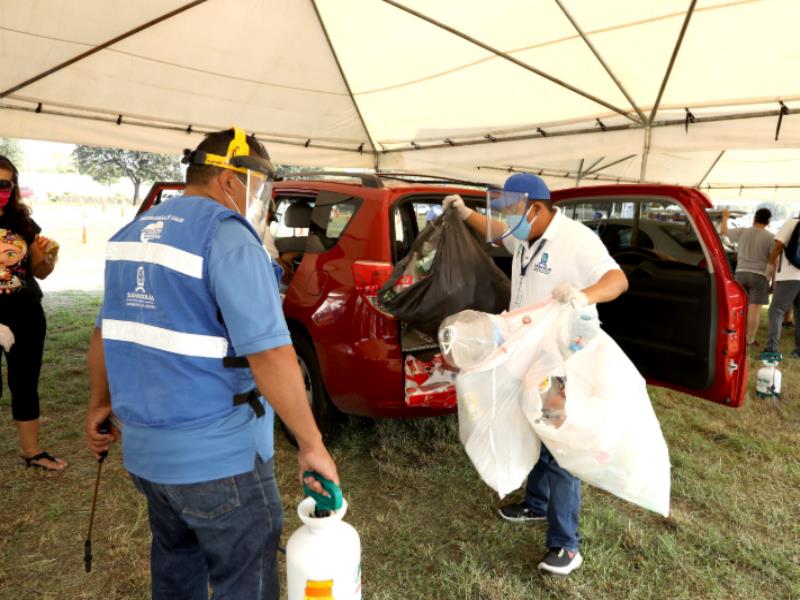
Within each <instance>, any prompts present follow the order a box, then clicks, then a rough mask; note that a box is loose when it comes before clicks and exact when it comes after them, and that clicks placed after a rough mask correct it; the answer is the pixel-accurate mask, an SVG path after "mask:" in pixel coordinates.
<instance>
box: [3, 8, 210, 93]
mask: <svg viewBox="0 0 800 600" xmlns="http://www.w3.org/2000/svg"><path fill="white" fill-rule="evenodd" d="M205 1H206V0H194V2H189V4H184V5H183V6H180V7H178V8H176V9H175V10H173V11H170V12H168V13H166V14H163V15H161V16H160V17H156V18H155V19H153V20H151V21H148V22H147V23H144V24H143V25H139V26H138V27H135V28H133V29H131V30H130V31H126V32H125V33H123V34H122V35H118V36H117V37H115V38H113V39H111V40H108V41H107V42H104V43H102V44H100V45H99V46H95V47H94V48H91V49H90V50H87V51H86V52H83V53H81V54H78V56H74V57H72V58H70V59H69V60H66V61H64V62H62V63H61V64H58V65H56V66H55V67H52V68H50V69H47V70H46V71H43V72H42V73H39V74H38V75H34V76H33V77H31V78H30V79H28V80H26V81H23V82H22V83H18V84H17V85H15V86H14V87H10V88H8V89H7V90H6V91H4V92H0V98H5V97H6V96H8V95H9V94H13V93H14V92H17V91H19V90H21V89H22V88H24V87H28V86H29V85H31V84H32V83H36V82H37V81H39V80H41V79H44V78H45V77H48V76H49V75H52V74H53V73H57V72H58V71H60V70H61V69H64V68H65V67H68V66H70V65H73V64H75V63H76V62H78V61H81V60H83V59H84V58H87V57H89V56H91V55H92V54H97V53H98V52H100V51H101V50H105V49H106V48H108V47H109V46H113V45H114V44H116V43H117V42H121V41H122V40H124V39H126V38H129V37H131V36H132V35H136V34H137V33H139V32H140V31H144V30H145V29H149V28H150V27H152V26H153V25H158V24H159V23H162V22H164V21H166V20H167V19H171V18H172V17H174V16H175V15H178V14H180V13H182V12H184V11H187V10H189V9H190V8H194V7H195V6H197V5H198V4H203V3H204V2H205Z"/></svg>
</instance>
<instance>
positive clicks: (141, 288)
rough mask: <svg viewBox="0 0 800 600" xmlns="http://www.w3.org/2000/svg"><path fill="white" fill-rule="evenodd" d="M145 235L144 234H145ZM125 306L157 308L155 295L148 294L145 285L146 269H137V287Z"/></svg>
mask: <svg viewBox="0 0 800 600" xmlns="http://www.w3.org/2000/svg"><path fill="white" fill-rule="evenodd" d="M143 233H144V232H143ZM125 306H130V307H133V308H150V309H153V308H155V307H156V299H155V296H153V294H150V293H148V292H147V289H146V288H145V285H144V267H143V266H141V265H139V268H138V269H136V287H134V288H133V291H132V292H128V293H127V295H126V299H125Z"/></svg>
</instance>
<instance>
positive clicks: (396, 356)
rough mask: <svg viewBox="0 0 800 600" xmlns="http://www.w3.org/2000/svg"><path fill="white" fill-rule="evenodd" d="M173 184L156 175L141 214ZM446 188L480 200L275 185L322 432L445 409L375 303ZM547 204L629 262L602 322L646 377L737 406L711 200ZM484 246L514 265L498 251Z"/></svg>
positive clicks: (430, 188)
mask: <svg viewBox="0 0 800 600" xmlns="http://www.w3.org/2000/svg"><path fill="white" fill-rule="evenodd" d="M182 187H183V184H179V183H157V184H155V185H154V186H153V188H152V189H151V190H150V192H149V194H148V195H147V197H146V198H145V200H144V202H143V203H142V206H141V208H140V213H141V212H143V211H146V210H147V209H148V208H149V207H151V206H153V205H154V204H158V203H159V202H162V201H168V200H166V199H167V198H168V197H169V196H170V195H174V194H175V193H176V192H178V191H179V190H180V189H182ZM449 194H460V195H461V196H462V197H464V199H465V201H466V202H467V204H469V205H471V206H473V207H474V208H476V209H478V210H484V209H485V196H486V194H485V190H484V189H483V188H481V187H480V186H477V185H467V184H465V183H463V182H456V181H442V180H436V179H432V178H425V177H421V176H417V177H414V176H409V175H390V174H380V175H373V174H362V175H353V174H347V175H341V176H331V175H327V176H325V177H323V176H320V175H319V174H316V175H315V174H306V175H304V176H303V178H297V179H293V180H287V181H278V182H276V184H275V186H274V192H273V199H274V201H275V207H276V210H275V219H276V221H275V223H273V225H272V232H273V235H274V237H275V243H276V246H277V248H278V250H279V251H280V252H281V253H282V255H285V256H290V257H291V259H292V262H293V264H294V265H295V271H294V273H293V274H292V275H291V278H290V279H287V281H285V283H284V285H283V286H282V290H281V291H282V294H283V295H284V300H283V307H284V313H285V315H286V321H287V323H288V325H289V329H290V332H291V335H292V341H293V344H294V347H295V350H296V351H297V355H298V359H299V362H300V366H301V370H302V372H303V377H304V381H305V384H306V392H307V395H308V400H309V403H310V404H311V407H312V410H313V412H314V416H315V418H316V419H317V422H318V424H319V426H320V429H321V430H322V431H323V433H325V434H326V435H327V436H328V437H330V436H332V435H333V434H335V432H336V431H337V429H338V427H339V424H340V417H341V415H342V414H345V413H346V414H354V415H363V416H368V417H419V416H430V415H440V414H445V413H449V412H452V411H454V410H455V405H454V402H452V401H451V402H450V403H448V404H446V405H440V404H432V405H426V406H419V405H412V404H410V403H409V402H408V401H407V398H406V395H405V371H404V369H405V358H406V357H407V356H413V357H416V358H419V359H421V360H429V359H430V358H432V357H433V356H434V355H435V354H436V353H437V352H438V347H437V345H436V343H435V341H434V340H432V339H430V338H428V337H426V336H424V335H422V334H420V333H419V332H417V331H415V330H414V329H413V328H410V327H408V326H407V325H406V324H405V323H402V322H399V321H398V320H396V319H395V318H394V317H393V316H392V315H390V314H388V313H386V312H385V311H384V310H383V309H382V307H381V305H380V304H379V302H378V298H377V294H378V290H379V289H380V288H381V286H382V285H383V284H384V283H385V282H386V281H387V280H388V279H389V277H390V275H391V273H392V270H393V268H394V265H395V264H397V262H398V261H399V260H401V259H402V258H403V257H404V256H406V255H407V254H408V253H409V251H410V250H411V244H412V243H413V241H414V240H415V238H416V237H417V235H419V233H420V231H422V230H423V229H424V227H425V225H426V224H427V222H428V219H429V217H431V216H435V214H436V213H437V212H438V210H439V207H440V205H441V202H442V200H443V199H444V197H445V196H447V195H449ZM553 199H554V201H555V202H556V204H557V205H558V206H559V207H560V208H561V210H563V211H564V213H565V214H566V216H568V217H570V218H576V219H579V220H583V221H585V222H586V223H587V225H588V226H590V227H593V228H594V229H595V231H597V232H598V234H599V235H600V237H601V239H603V241H604V242H605V243H606V244H607V245H608V246H609V249H610V251H611V253H612V255H614V256H615V257H616V259H617V261H618V262H619V264H620V265H621V267H622V268H623V269H624V270H625V272H626V274H627V276H628V279H629V282H630V288H629V291H628V292H627V293H626V294H624V295H623V296H622V297H620V298H619V299H618V300H616V301H614V302H612V303H609V304H604V305H602V306H601V307H600V317H601V321H602V322H603V327H604V329H606V331H608V332H609V334H611V336H612V337H613V338H614V339H615V340H616V341H617V342H618V343H619V344H620V346H621V347H622V348H623V350H625V351H626V353H627V354H628V356H630V357H631V359H632V360H633V362H634V363H635V364H636V365H637V367H638V368H639V370H640V371H641V372H642V373H643V375H644V376H646V377H647V378H648V380H649V381H650V382H651V383H653V384H655V385H662V386H666V387H671V388H674V389H677V390H680V391H682V392H686V393H688V394H692V395H694V396H698V397H701V398H706V399H708V400H711V401H714V402H719V403H721V404H725V405H728V406H739V405H741V404H742V402H743V398H744V386H745V382H746V379H747V361H746V360H745V343H744V326H745V317H746V314H745V311H746V305H747V301H746V298H745V294H744V291H743V290H742V288H741V286H740V285H739V284H738V283H737V282H736V281H735V280H734V279H733V275H732V273H731V269H730V266H729V264H728V261H727V260H726V255H725V249H724V248H723V246H722V244H721V242H720V238H719V236H718V235H717V232H716V230H715V229H714V227H713V225H712V223H711V222H710V220H709V218H708V216H707V215H706V213H705V211H706V209H707V208H709V207H710V203H709V201H708V199H707V198H705V196H703V195H702V194H701V193H699V192H697V191H695V190H689V189H685V188H679V187H672V186H623V185H618V186H605V187H594V188H590V187H586V188H577V189H573V190H559V191H557V192H554V193H553ZM667 207H669V208H670V211H671V213H672V214H674V215H676V217H677V218H675V219H674V220H671V221H670V222H669V223H662V222H660V221H658V220H655V219H647V218H643V215H646V214H647V212H648V211H649V210H663V209H665V208H667ZM626 219H627V221H626ZM651 221H652V222H651ZM663 225H668V227H667V229H666V230H662V229H661V227H662V226H663ZM673 227H674V228H675V229H674V231H673V229H672V228H673ZM653 228H655V229H653ZM656 231H658V232H659V234H658V235H656ZM662 234H663V235H662ZM486 251H487V253H488V254H489V255H490V256H491V257H492V258H493V260H494V261H495V262H496V263H497V265H498V266H499V267H500V268H501V269H502V270H504V271H505V272H506V273H507V274H508V273H510V269H511V257H510V256H509V255H508V253H507V252H506V251H505V250H504V249H503V248H502V247H494V246H486Z"/></svg>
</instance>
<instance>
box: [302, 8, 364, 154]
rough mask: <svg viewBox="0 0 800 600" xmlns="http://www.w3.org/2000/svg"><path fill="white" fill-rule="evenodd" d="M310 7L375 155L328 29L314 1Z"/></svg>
mask: <svg viewBox="0 0 800 600" xmlns="http://www.w3.org/2000/svg"><path fill="white" fill-rule="evenodd" d="M311 6H313V7H314V12H315V13H316V15H317V20H318V21H319V26H320V27H321V28H322V33H324V34H325V39H326V40H327V42H328V48H330V49H331V54H333V60H335V61H336V66H337V68H338V69H339V74H340V75H341V76H342V81H344V86H345V87H346V88H347V93H348V94H349V95H350V101H351V102H352V103H353V107H355V109H356V114H357V115H358V119H359V120H360V121H361V126H362V127H363V128H364V133H365V134H366V136H367V139H368V140H369V145H370V146H371V147H372V154H373V155H375V154H376V153H377V151H378V147H377V146H376V145H375V140H374V139H372V135H371V134H370V132H369V128H368V127H367V123H366V121H364V117H363V115H362V114H361V109H360V108H359V107H358V102H356V98H355V96H354V95H353V90H352V89H350V82H349V81H348V80H347V76H346V75H345V74H344V69H342V63H340V62H339V55H338V54H336V49H335V48H334V47H333V42H332V41H331V36H330V35H328V29H327V27H325V22H324V21H323V20H322V15H321V14H319V8H317V2H316V0H311ZM375 164H376V165H377V159H376V160H375Z"/></svg>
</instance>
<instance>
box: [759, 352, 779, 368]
mask: <svg viewBox="0 0 800 600" xmlns="http://www.w3.org/2000/svg"><path fill="white" fill-rule="evenodd" d="M758 358H759V359H760V360H761V361H763V362H764V364H767V365H774V364H777V363H779V362H781V361H782V360H783V354H781V353H780V352H762V353H761V354H759V355H758Z"/></svg>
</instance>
